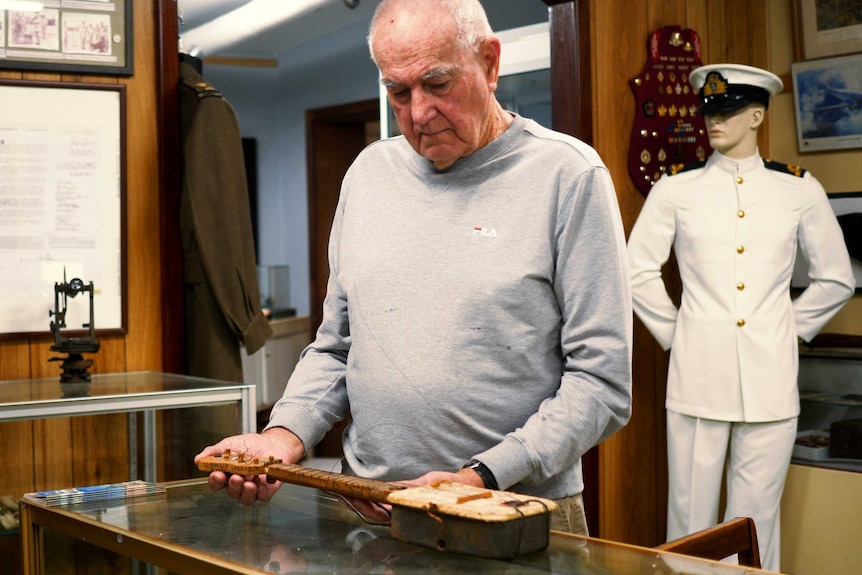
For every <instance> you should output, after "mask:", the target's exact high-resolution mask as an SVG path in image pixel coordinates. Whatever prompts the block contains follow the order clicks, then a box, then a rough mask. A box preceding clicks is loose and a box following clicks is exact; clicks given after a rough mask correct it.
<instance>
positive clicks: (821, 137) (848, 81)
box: [790, 54, 862, 153]
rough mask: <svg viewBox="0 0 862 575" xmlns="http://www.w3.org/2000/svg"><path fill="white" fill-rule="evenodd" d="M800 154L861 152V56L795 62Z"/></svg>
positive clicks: (793, 70)
mask: <svg viewBox="0 0 862 575" xmlns="http://www.w3.org/2000/svg"><path fill="white" fill-rule="evenodd" d="M790 70H791V74H792V76H793V97H794V107H795V109H796V135H797V140H798V145H799V152H800V153H805V152H820V151H824V150H840V149H849V148H862V54H854V55H849V56H837V57H835V58H822V59H819V60H806V61H803V62H793V63H792V64H791V65H790Z"/></svg>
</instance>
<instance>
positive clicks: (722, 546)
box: [656, 517, 760, 569]
mask: <svg viewBox="0 0 862 575" xmlns="http://www.w3.org/2000/svg"><path fill="white" fill-rule="evenodd" d="M656 549H660V550H662V551H671V552H673V553H680V554H682V555H692V556H694V557H701V558H703V559H713V560H715V561H720V560H721V559H724V558H725V557H730V556H731V555H738V556H739V564H740V565H744V566H746V567H756V568H758V569H759V568H760V549H759V548H758V546H757V530H756V529H755V528H754V520H753V519H751V518H749V517H737V518H735V519H731V520H730V521H725V522H724V523H719V524H718V525H715V526H714V527H708V528H707V529H703V530H701V531H698V532H696V533H692V534H691V535H686V536H685V537H680V538H679V539H674V540H673V541H668V542H667V543H664V544H662V545H658V546H657V547H656Z"/></svg>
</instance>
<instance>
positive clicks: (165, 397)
mask: <svg viewBox="0 0 862 575" xmlns="http://www.w3.org/2000/svg"><path fill="white" fill-rule="evenodd" d="M253 392H254V386H253V385H245V384H242V383H235V382H227V381H217V380H212V379H205V378H199V377H190V376H185V375H179V374H172V373H160V372H153V371H140V372H129V373H112V374H94V375H92V377H91V381H90V382H89V383H88V384H86V386H85V388H83V389H82V388H81V387H78V388H72V389H70V388H68V387H66V388H64V387H63V386H61V384H60V377H59V374H58V376H57V377H56V378H42V379H19V380H9V381H0V421H15V420H21V419H38V418H44V417H58V416H71V415H93V414H96V413H120V412H128V411H133V410H136V409H140V410H144V409H162V408H167V407H171V408H178V407H190V406H195V405H202V404H217V403H232V402H236V401H238V400H239V399H246V397H247V396H249V394H252V393H253ZM251 399H252V401H251V402H250V403H251V405H254V401H253V399H254V396H253V395H252V396H251Z"/></svg>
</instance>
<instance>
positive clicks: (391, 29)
mask: <svg viewBox="0 0 862 575" xmlns="http://www.w3.org/2000/svg"><path fill="white" fill-rule="evenodd" d="M417 23H418V24H420V25H421V26H424V27H427V26H435V27H440V28H443V29H448V32H447V33H448V34H450V35H451V36H450V37H451V40H452V41H453V42H455V43H456V44H457V45H458V46H459V47H461V48H464V49H468V48H470V49H478V46H479V44H480V43H481V41H482V40H483V39H485V38H487V37H489V36H491V35H492V34H493V32H492V30H491V25H490V24H489V23H488V17H487V15H486V14H485V10H484V8H482V4H480V3H479V0H383V1H382V2H381V3H380V5H378V6H377V10H376V11H375V12H374V17H373V18H372V19H371V26H370V28H369V30H368V48H369V51H370V52H371V58H372V59H373V60H374V62H375V63H377V62H378V57H377V54H378V52H379V47H377V46H376V43H377V40H378V39H379V38H380V37H382V36H387V37H388V36H389V35H392V34H398V33H412V31H413V30H414V29H415V28H414V26H415V25H416V24H417Z"/></svg>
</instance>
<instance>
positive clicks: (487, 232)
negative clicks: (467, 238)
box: [473, 227, 497, 238]
mask: <svg viewBox="0 0 862 575" xmlns="http://www.w3.org/2000/svg"><path fill="white" fill-rule="evenodd" d="M473 235H474V236H485V237H486V238H496V237H497V230H495V229H494V228H480V227H475V228H473Z"/></svg>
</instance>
